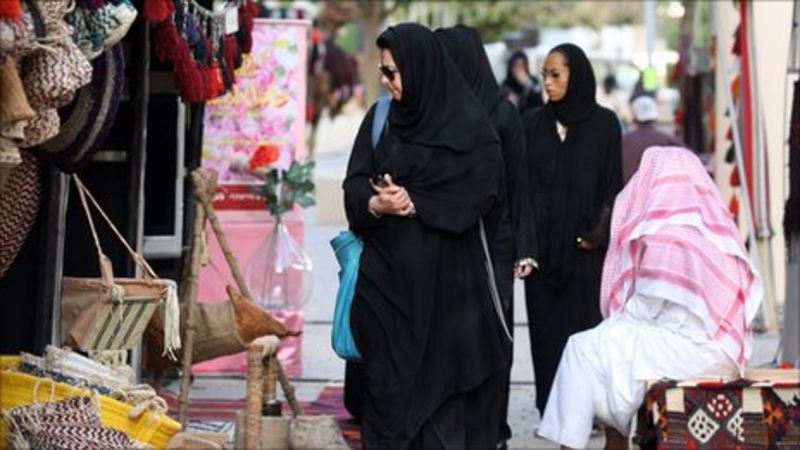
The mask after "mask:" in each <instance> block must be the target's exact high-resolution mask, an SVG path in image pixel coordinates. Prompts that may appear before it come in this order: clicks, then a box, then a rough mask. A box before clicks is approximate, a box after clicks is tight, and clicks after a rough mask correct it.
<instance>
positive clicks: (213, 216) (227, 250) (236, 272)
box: [192, 169, 253, 300]
mask: <svg viewBox="0 0 800 450" xmlns="http://www.w3.org/2000/svg"><path fill="white" fill-rule="evenodd" d="M192 179H195V180H197V179H201V180H205V182H206V183H207V185H208V186H209V190H210V188H211V186H216V184H217V180H216V176H214V175H212V176H211V177H209V176H208V175H206V174H205V173H204V172H202V171H200V169H198V170H195V171H194V172H193V173H192ZM212 198H213V197H212V196H211V195H208V192H204V193H202V194H201V195H199V199H200V202H201V203H202V204H203V206H204V207H205V210H206V216H207V217H208V221H209V222H210V223H211V228H212V229H213V230H214V234H215V235H216V236H217V241H218V242H219V247H220V249H221V250H222V254H223V255H225V261H227V262H228V266H229V267H230V269H231V274H232V275H233V279H234V280H235V281H236V285H237V286H238V288H239V292H241V293H242V295H244V296H245V297H247V298H249V299H250V300H252V299H253V296H252V295H251V294H250V289H249V288H248V287H247V283H246V282H245V281H244V277H243V276H242V270H241V268H239V261H237V260H236V256H235V255H234V254H233V251H231V246H230V244H229V243H228V238H227V237H226V236H225V233H224V232H223V231H222V225H220V223H219V217H217V213H216V211H214V208H213V206H212V204H211V201H212Z"/></svg>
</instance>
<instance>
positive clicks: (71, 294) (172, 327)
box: [61, 175, 181, 358]
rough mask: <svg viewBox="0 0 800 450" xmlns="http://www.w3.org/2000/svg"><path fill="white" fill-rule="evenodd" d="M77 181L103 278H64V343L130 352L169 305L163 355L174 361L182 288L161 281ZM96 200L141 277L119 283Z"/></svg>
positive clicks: (177, 339) (165, 312)
mask: <svg viewBox="0 0 800 450" xmlns="http://www.w3.org/2000/svg"><path fill="white" fill-rule="evenodd" d="M72 180H73V181H74V183H75V187H76V189H77V191H78V196H79V197H80V200H81V205H82V206H83V210H84V212H85V213H86V220H87V221H88V223H89V228H90V230H91V233H92V237H93V239H94V244H95V247H96V248H97V257H98V265H99V270H100V277H99V278H77V277H64V279H63V281H62V291H61V292H62V300H61V301H62V306H61V310H62V313H61V330H62V342H63V343H64V344H67V345H75V346H77V347H78V348H80V349H81V350H83V351H89V350H130V349H132V348H133V347H134V346H136V345H137V344H138V343H139V341H140V339H141V336H142V333H143V332H144V330H145V327H146V326H147V323H148V322H149V321H150V318H151V316H152V315H153V312H155V310H156V308H157V307H158V305H159V304H160V303H161V302H162V301H164V302H165V308H164V335H165V336H164V354H166V355H169V356H170V357H172V358H174V351H175V350H177V349H178V348H180V345H181V343H180V334H179V330H178V323H179V319H180V312H179V308H178V294H177V286H176V284H175V282H174V281H172V280H164V279H159V278H158V277H157V276H156V274H155V272H154V271H153V269H152V268H151V267H150V265H149V264H148V263H147V261H145V260H144V258H142V257H141V256H140V255H139V254H138V253H136V252H135V251H134V250H133V249H132V248H131V247H130V245H128V243H127V241H125V238H123V237H122V235H121V234H120V233H119V231H118V230H117V228H116V227H115V226H114V224H113V223H112V222H111V220H110V219H109V218H108V216H107V215H106V214H105V212H104V211H103V209H102V208H100V205H99V204H98V203H97V201H96V200H95V199H94V197H93V196H92V194H91V193H90V192H89V191H88V190H87V189H86V186H84V184H83V183H82V182H81V181H80V179H79V178H78V177H77V176H75V175H73V176H72ZM87 197H88V199H89V200H90V201H91V203H92V205H93V206H94V208H95V209H96V210H97V211H98V212H99V213H100V215H101V216H102V217H103V219H104V220H105V221H106V223H107V224H108V226H109V227H110V228H111V230H112V231H113V233H114V235H116V237H117V239H119V241H120V242H121V243H122V245H123V246H124V247H125V249H126V250H127V251H128V254H129V255H130V256H131V258H133V261H134V262H135V263H136V266H138V267H139V268H140V269H141V270H142V276H143V277H142V278H115V277H114V272H113V269H112V266H111V260H110V259H108V257H107V256H106V255H105V254H104V253H103V249H102V247H101V246H100V239H99V238H98V236H97V230H96V229H95V226H94V221H93V220H92V214H91V211H90V210H89V205H88V203H87V201H86V199H87Z"/></svg>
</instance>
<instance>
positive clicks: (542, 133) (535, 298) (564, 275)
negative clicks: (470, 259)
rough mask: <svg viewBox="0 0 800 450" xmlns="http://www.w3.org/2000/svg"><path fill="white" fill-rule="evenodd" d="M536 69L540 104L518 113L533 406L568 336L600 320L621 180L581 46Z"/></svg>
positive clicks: (616, 131) (616, 147) (615, 148)
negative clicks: (533, 270)
mask: <svg viewBox="0 0 800 450" xmlns="http://www.w3.org/2000/svg"><path fill="white" fill-rule="evenodd" d="M542 73H543V77H544V85H545V90H546V91H547V96H548V102H547V105H546V106H545V107H543V108H540V109H538V110H536V111H533V112H532V113H528V114H526V115H525V116H524V117H523V126H524V127H525V133H526V143H527V150H528V151H527V156H528V163H529V178H530V189H531V195H530V198H531V201H532V206H533V215H534V218H535V220H536V234H537V242H538V244H539V245H538V256H539V272H538V273H537V275H536V276H534V277H531V278H529V279H528V280H527V282H526V288H525V291H526V297H527V298H526V300H527V307H528V323H529V327H530V334H531V348H532V352H533V367H534V374H535V381H536V406H537V408H538V409H539V412H540V413H542V412H543V411H544V407H545V405H546V403H547V397H548V395H549V393H550V387H551V385H552V383H553V377H554V376H555V372H556V369H557V367H558V362H559V360H560V359H561V353H562V351H563V350H564V346H565V345H566V342H567V339H568V338H569V336H570V335H572V334H574V333H577V332H579V331H583V330H586V329H589V328H592V327H594V326H595V325H597V324H598V323H600V320H601V316H600V300H599V299H600V276H601V274H602V270H603V259H604V256H605V249H606V246H607V243H608V234H609V220H610V217H611V209H612V206H613V202H614V198H615V197H616V195H617V193H618V192H619V190H620V189H621V187H622V162H621V160H622V154H621V148H620V145H621V144H620V139H621V138H620V134H621V130H620V126H619V121H618V120H617V118H616V115H615V114H614V113H613V112H612V111H611V110H609V109H606V108H603V107H601V106H599V105H598V104H597V102H596V101H595V95H596V84H595V77H594V72H593V71H592V66H591V64H590V63H589V60H588V59H587V57H586V55H585V54H584V52H583V50H581V49H580V48H579V47H577V46H575V45H572V44H562V45H559V46H557V47H555V48H553V49H552V50H551V51H550V53H549V54H548V56H547V59H546V60H545V66H544V68H543V70H542Z"/></svg>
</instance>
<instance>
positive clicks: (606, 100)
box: [597, 73, 632, 130]
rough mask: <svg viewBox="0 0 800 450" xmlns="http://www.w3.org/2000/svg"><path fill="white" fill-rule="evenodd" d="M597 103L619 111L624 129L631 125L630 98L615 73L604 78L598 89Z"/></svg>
mask: <svg viewBox="0 0 800 450" xmlns="http://www.w3.org/2000/svg"><path fill="white" fill-rule="evenodd" d="M597 103H598V104H599V105H600V106H605V107H606V108H608V109H610V110H612V111H614V112H615V113H617V117H619V120H620V123H621V124H622V128H623V130H624V129H625V127H627V126H628V125H630V123H631V121H632V117H631V111H630V107H629V105H628V98H627V96H626V95H625V93H623V92H622V90H620V88H619V84H618V83H617V77H616V76H614V74H613V73H610V74H608V75H606V76H605V77H604V78H603V86H602V87H601V88H600V89H599V90H598V91H597Z"/></svg>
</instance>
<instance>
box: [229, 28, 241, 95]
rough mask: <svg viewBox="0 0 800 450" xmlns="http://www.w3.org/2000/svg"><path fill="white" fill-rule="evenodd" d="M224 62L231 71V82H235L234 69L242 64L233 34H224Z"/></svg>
mask: <svg viewBox="0 0 800 450" xmlns="http://www.w3.org/2000/svg"><path fill="white" fill-rule="evenodd" d="M225 64H226V65H227V66H228V68H229V69H230V71H231V75H232V76H233V82H234V83H236V69H238V68H239V67H241V66H242V55H241V53H240V52H239V45H238V44H237V43H236V38H235V37H233V36H225Z"/></svg>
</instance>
